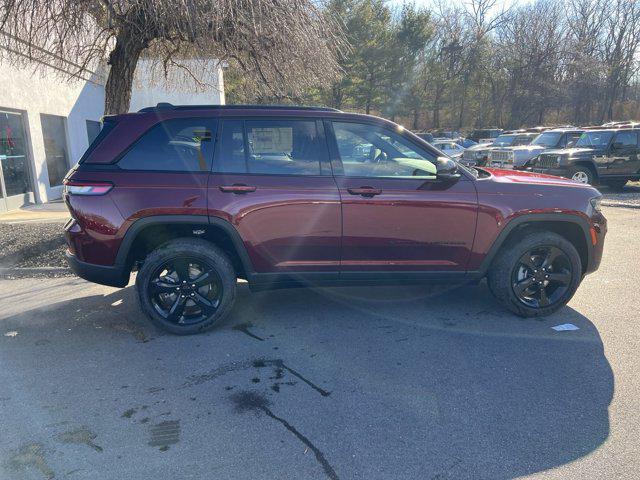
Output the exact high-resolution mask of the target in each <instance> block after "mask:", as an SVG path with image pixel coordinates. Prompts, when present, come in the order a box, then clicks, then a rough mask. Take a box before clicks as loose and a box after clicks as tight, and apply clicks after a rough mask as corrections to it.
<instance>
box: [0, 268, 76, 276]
mask: <svg viewBox="0 0 640 480" xmlns="http://www.w3.org/2000/svg"><path fill="white" fill-rule="evenodd" d="M71 273H72V272H71V269H70V268H69V267H2V268H0V276H8V275H34V274H40V275H41V274H47V275H64V274H69V275H70V274H71Z"/></svg>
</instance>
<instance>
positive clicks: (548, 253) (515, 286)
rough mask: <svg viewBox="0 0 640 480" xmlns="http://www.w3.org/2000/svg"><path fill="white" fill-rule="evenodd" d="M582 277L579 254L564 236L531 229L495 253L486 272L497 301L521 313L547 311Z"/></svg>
mask: <svg viewBox="0 0 640 480" xmlns="http://www.w3.org/2000/svg"><path fill="white" fill-rule="evenodd" d="M581 278H582V264H581V261H580V255H579V254H578V252H577V250H576V249H575V247H574V246H573V245H572V244H571V243H570V242H569V241H567V240H566V239H565V238H563V237H561V236H560V235H558V234H555V233H552V232H535V233H531V234H529V235H527V236H525V237H522V238H521V239H519V240H517V241H515V242H511V243H510V244H508V245H507V246H505V248H503V249H502V250H501V251H500V252H499V253H498V257H497V258H496V260H495V261H494V263H493V265H492V267H491V269H490V271H489V276H488V282H489V288H490V289H491V291H492V293H493V294H494V296H495V297H496V298H497V299H498V301H499V302H500V303H501V304H502V305H503V306H505V307H506V308H507V309H509V310H511V311H512V312H513V313H515V314H517V315H520V316H522V317H536V316H544V315H549V314H551V313H553V312H555V311H556V310H558V309H559V308H561V307H562V306H564V305H565V304H566V303H567V302H568V301H569V300H570V299H571V297H572V296H573V294H574V293H575V291H576V289H577V288H578V285H579V284H580V280H581Z"/></svg>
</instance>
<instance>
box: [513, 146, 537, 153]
mask: <svg viewBox="0 0 640 480" xmlns="http://www.w3.org/2000/svg"><path fill="white" fill-rule="evenodd" d="M504 148H505V149H508V150H513V151H514V152H531V153H534V152H537V153H539V152H542V151H543V150H546V147H545V146H543V145H518V146H517V147H504Z"/></svg>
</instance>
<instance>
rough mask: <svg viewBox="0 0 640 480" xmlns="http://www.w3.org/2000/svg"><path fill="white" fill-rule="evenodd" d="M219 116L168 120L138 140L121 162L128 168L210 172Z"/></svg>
mask: <svg viewBox="0 0 640 480" xmlns="http://www.w3.org/2000/svg"><path fill="white" fill-rule="evenodd" d="M215 126H216V122H215V120H211V119H206V118H181V119H174V120H166V121H164V122H162V123H160V124H158V125H156V126H155V127H153V128H152V129H151V130H149V131H148V132H147V133H145V134H144V136H143V137H142V138H140V140H138V141H137V142H136V143H135V144H134V145H133V147H131V149H129V151H127V152H126V153H125V154H124V156H123V157H122V158H121V159H120V161H119V162H118V166H119V167H120V168H123V169H125V170H165V171H178V172H208V171H209V170H210V169H211V159H212V157H213V142H214V138H215Z"/></svg>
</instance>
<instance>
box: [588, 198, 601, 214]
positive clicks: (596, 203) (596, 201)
mask: <svg viewBox="0 0 640 480" xmlns="http://www.w3.org/2000/svg"><path fill="white" fill-rule="evenodd" d="M601 201H602V197H601V196H600V197H593V198H592V199H590V200H589V203H590V204H591V207H593V209H594V210H595V211H596V212H600V211H601V210H600V202H601Z"/></svg>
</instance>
